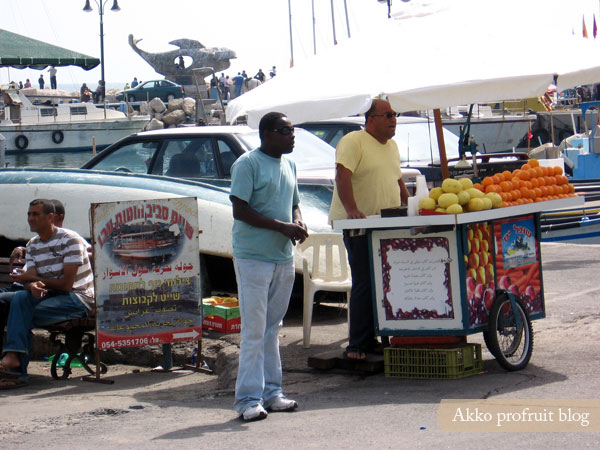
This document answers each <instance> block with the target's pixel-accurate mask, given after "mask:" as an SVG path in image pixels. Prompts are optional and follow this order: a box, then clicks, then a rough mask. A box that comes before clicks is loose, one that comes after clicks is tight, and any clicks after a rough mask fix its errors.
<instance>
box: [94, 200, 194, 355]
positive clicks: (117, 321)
mask: <svg viewBox="0 0 600 450" xmlns="http://www.w3.org/2000/svg"><path fill="white" fill-rule="evenodd" d="M91 211H92V215H91V220H92V235H93V260H94V282H95V289H96V303H97V340H98V347H99V348H100V349H108V348H119V347H133V346H142V345H156V344H165V343H171V342H177V341H182V340H193V339H197V338H198V336H201V333H202V302H201V292H202V289H201V280H200V260H199V248H198V207H197V202H196V198H194V197H184V198H170V199H156V200H136V201H124V202H111V203H93V204H92V208H91Z"/></svg>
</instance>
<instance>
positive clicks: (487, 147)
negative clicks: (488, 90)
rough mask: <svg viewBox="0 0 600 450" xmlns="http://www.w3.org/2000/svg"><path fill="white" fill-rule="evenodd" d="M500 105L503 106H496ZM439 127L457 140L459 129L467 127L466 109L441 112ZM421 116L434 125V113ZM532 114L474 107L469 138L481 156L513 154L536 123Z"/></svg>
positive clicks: (453, 108) (485, 106)
mask: <svg viewBox="0 0 600 450" xmlns="http://www.w3.org/2000/svg"><path fill="white" fill-rule="evenodd" d="M498 105H499V106H500V105H502V103H498ZM441 113H442V125H443V126H444V128H447V129H448V130H449V131H451V132H452V133H454V134H456V135H457V136H460V134H461V133H460V131H461V128H462V129H463V130H464V129H465V127H466V126H467V118H468V114H469V107H468V106H453V107H450V108H445V109H443V110H441ZM422 115H423V116H425V117H427V118H429V119H430V120H431V121H433V111H431V110H428V111H424V112H423V114H422ZM536 119H537V116H536V115H535V114H528V113H521V112H510V111H506V110H504V109H503V108H501V109H496V108H492V106H491V105H488V104H476V105H473V112H472V115H471V120H470V125H471V131H470V134H471V135H472V136H473V137H474V139H475V142H476V144H477V150H478V151H479V152H480V153H500V152H507V151H512V149H514V148H515V147H517V146H518V145H519V143H520V142H521V140H522V139H523V137H524V136H525V135H526V134H527V132H528V131H529V129H530V126H531V125H533V124H534V123H535V121H536Z"/></svg>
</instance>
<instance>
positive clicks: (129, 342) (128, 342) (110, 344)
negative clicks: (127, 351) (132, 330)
mask: <svg viewBox="0 0 600 450" xmlns="http://www.w3.org/2000/svg"><path fill="white" fill-rule="evenodd" d="M158 341H159V339H156V338H150V339H148V338H147V337H140V338H130V339H117V340H114V341H103V342H102V343H101V344H100V348H102V349H107V348H118V347H135V346H137V345H148V344H156V343H158Z"/></svg>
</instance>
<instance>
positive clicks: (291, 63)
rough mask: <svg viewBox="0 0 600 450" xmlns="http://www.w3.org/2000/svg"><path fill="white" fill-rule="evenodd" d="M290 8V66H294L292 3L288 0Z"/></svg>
mask: <svg viewBox="0 0 600 450" xmlns="http://www.w3.org/2000/svg"><path fill="white" fill-rule="evenodd" d="M288 10H289V15H290V67H294V42H293V40H292V3H291V0H288Z"/></svg>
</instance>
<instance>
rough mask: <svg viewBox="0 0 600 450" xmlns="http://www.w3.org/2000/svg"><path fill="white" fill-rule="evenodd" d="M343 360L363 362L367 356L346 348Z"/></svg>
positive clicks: (356, 349) (360, 351)
mask: <svg viewBox="0 0 600 450" xmlns="http://www.w3.org/2000/svg"><path fill="white" fill-rule="evenodd" d="M350 355H352V356H350ZM344 358H346V359H349V360H351V361H364V360H365V359H367V354H366V353H365V352H363V351H362V350H360V349H358V348H348V349H346V351H345V352H344Z"/></svg>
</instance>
